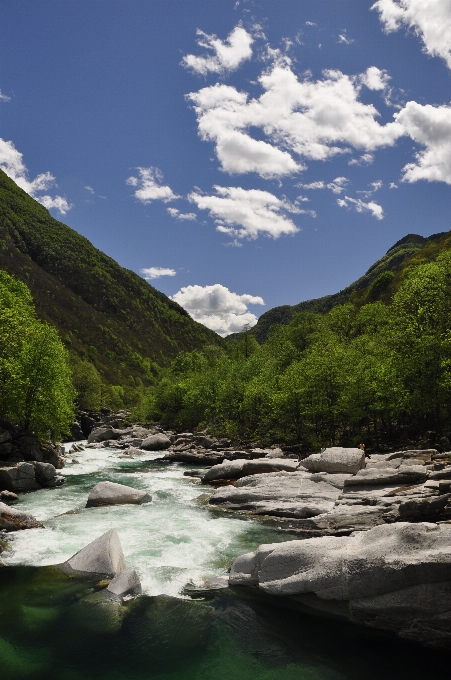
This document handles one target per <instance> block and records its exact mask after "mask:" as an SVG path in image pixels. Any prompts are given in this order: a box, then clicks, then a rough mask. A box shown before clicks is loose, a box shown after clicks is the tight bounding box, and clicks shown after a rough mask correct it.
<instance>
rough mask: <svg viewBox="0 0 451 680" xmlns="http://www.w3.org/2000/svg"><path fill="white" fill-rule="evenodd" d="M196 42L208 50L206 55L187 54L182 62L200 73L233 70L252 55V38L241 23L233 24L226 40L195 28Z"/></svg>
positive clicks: (186, 66)
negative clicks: (233, 26)
mask: <svg viewBox="0 0 451 680" xmlns="http://www.w3.org/2000/svg"><path fill="white" fill-rule="evenodd" d="M197 35H198V36H199V37H198V40H197V44H198V45H200V47H204V48H205V49H207V50H209V51H210V53H209V54H207V56H203V57H197V56H196V55H194V54H187V55H186V56H185V57H183V60H182V64H183V66H185V68H188V69H191V70H192V71H194V72H195V73H199V74H200V75H203V76H205V75H207V73H209V72H210V73H226V72H230V71H235V70H236V69H237V68H239V67H240V66H241V64H242V63H243V62H244V61H246V60H247V59H250V58H251V57H252V47H251V46H252V43H253V42H254V39H253V37H252V35H251V34H250V33H248V32H247V31H246V30H245V29H244V28H243V27H242V26H241V24H238V26H235V28H234V29H233V31H232V32H231V33H230V34H229V36H228V37H227V39H226V40H219V38H217V37H216V35H214V34H213V35H208V34H207V33H204V32H203V31H201V30H199V29H198V30H197Z"/></svg>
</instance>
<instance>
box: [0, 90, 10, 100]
mask: <svg viewBox="0 0 451 680" xmlns="http://www.w3.org/2000/svg"><path fill="white" fill-rule="evenodd" d="M10 101H11V97H8V95H7V94H4V93H3V92H2V91H1V90H0V102H10Z"/></svg>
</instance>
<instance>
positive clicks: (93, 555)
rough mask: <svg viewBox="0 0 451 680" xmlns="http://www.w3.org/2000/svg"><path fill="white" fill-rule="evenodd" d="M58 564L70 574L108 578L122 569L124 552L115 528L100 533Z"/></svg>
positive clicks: (123, 566) (124, 566)
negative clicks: (100, 534)
mask: <svg viewBox="0 0 451 680" xmlns="http://www.w3.org/2000/svg"><path fill="white" fill-rule="evenodd" d="M59 566H60V568H61V569H63V571H65V572H67V573H70V574H79V575H95V576H107V577H109V578H112V577H113V576H116V574H119V573H120V572H121V571H124V570H125V569H126V565H125V558H124V553H123V552H122V547H121V543H120V541H119V536H118V535H117V533H116V531H115V529H110V531H107V532H106V533H104V534H102V536H99V538H96V539H95V540H94V541H92V542H91V543H89V544H88V545H87V546H85V547H84V548H82V549H81V550H79V551H78V552H77V553H75V555H73V556H72V557H71V558H70V559H68V560H67V561H66V562H64V563H63V564H61V565H59Z"/></svg>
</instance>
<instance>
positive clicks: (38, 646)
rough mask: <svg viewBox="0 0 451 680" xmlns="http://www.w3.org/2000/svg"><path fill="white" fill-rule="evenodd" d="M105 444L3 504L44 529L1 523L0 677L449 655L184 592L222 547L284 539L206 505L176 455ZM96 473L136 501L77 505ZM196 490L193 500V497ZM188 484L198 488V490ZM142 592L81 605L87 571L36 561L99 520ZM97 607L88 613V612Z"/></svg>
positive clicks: (327, 676)
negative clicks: (129, 453)
mask: <svg viewBox="0 0 451 680" xmlns="http://www.w3.org/2000/svg"><path fill="white" fill-rule="evenodd" d="M121 456H123V452H122V451H120V450H119V451H118V450H117V449H86V450H85V451H83V452H82V453H79V454H75V456H74V458H76V459H77V460H78V461H79V463H78V464H72V463H69V464H68V465H67V466H66V467H65V468H64V470H63V471H62V474H64V476H65V477H66V483H65V484H64V485H63V486H62V487H59V488H57V489H42V490H40V491H35V492H32V493H29V494H23V495H21V498H20V501H19V503H18V504H17V507H18V508H20V509H21V510H24V511H27V512H30V513H31V514H33V515H34V516H35V517H36V518H37V519H39V520H40V521H41V522H43V523H44V525H45V529H33V530H28V531H19V532H15V533H13V534H10V535H9V537H8V540H10V541H11V542H10V545H9V548H8V549H7V550H6V551H5V552H4V553H3V554H2V558H3V560H4V562H5V563H6V564H7V565H8V567H9V568H8V569H0V661H1V662H2V665H1V666H0V677H1V679H2V680H13V679H17V678H20V679H22V678H29V679H30V680H44V678H45V680H53V679H55V680H145V679H146V680H147V679H149V680H150V679H152V680H226V679H227V680H257V678H258V680H382V679H383V680H395V679H396V680H407V678H409V680H420V679H421V680H426V679H427V680H435V679H436V678H437V679H438V678H441V677H443V674H444V672H445V668H447V667H448V665H449V657H443V656H442V655H441V654H439V653H436V652H431V651H427V650H423V649H421V648H419V647H417V646H412V645H410V644H408V643H404V642H401V641H398V640H395V639H394V638H392V637H391V636H390V635H386V634H382V633H378V632H374V631H371V630H367V629H361V628H358V627H355V626H352V625H348V624H343V623H341V622H340V623H338V622H335V621H330V620H326V619H322V618H315V617H308V616H305V615H301V614H299V613H297V612H292V611H289V610H287V609H283V608H280V607H273V606H272V605H271V604H270V603H268V602H262V601H260V600H258V599H253V598H251V597H247V596H246V597H243V596H239V595H237V594H236V593H230V592H227V591H226V592H222V593H217V594H214V595H212V596H211V597H206V598H203V599H190V598H189V597H187V595H186V592H187V591H185V590H184V589H185V587H186V586H189V587H193V586H194V587H201V586H202V585H203V583H204V579H205V578H209V577H217V576H226V574H227V569H228V567H229V566H230V564H231V562H232V561H233V559H234V557H236V556H237V555H240V554H243V553H245V552H248V551H251V550H254V549H255V548H256V547H257V546H258V545H259V544H261V543H272V542H276V541H281V540H289V539H290V537H294V535H290V534H287V533H286V532H280V531H278V529H277V523H274V522H272V523H268V522H264V521H258V520H255V519H252V518H249V517H246V516H242V517H239V516H236V515H235V516H234V515H233V514H231V513H223V512H221V511H219V510H212V509H210V508H209V507H208V506H206V505H205V494H208V492H209V490H208V488H206V487H203V486H201V485H200V484H199V483H198V482H197V481H196V480H195V479H194V478H191V477H186V476H184V475H183V472H184V471H185V470H186V469H188V468H189V466H185V465H181V464H177V463H172V464H169V465H167V464H161V463H158V462H153V461H154V460H155V458H157V457H158V454H153V453H146V454H144V455H143V456H140V457H139V458H136V459H133V460H131V459H127V458H123V457H121ZM104 480H109V481H113V482H118V483H121V484H127V485H129V486H133V487H135V488H139V489H144V490H146V491H148V492H149V493H150V494H151V495H152V502H151V503H149V504H144V505H142V506H133V505H125V506H116V507H114V506H113V507H106V508H89V509H86V508H85V504H86V500H87V496H88V493H89V491H90V489H92V487H93V486H94V485H95V484H96V483H97V482H99V481H104ZM202 496H203V499H202ZM199 497H201V498H199ZM112 528H114V529H116V530H117V532H118V535H119V538H120V541H121V544H122V547H123V551H124V554H125V558H126V562H127V566H128V567H129V568H133V569H136V571H137V572H138V574H139V577H140V579H141V583H142V586H143V593H144V597H141V598H138V599H137V600H135V601H130V602H129V603H128V604H127V605H126V606H125V607H123V608H122V611H125V612H127V616H125V618H124V617H122V618H121V616H122V615H121V616H120V615H119V614H117V613H116V614H115V613H111V612H109V611H106V610H104V609H102V607H99V605H98V604H97V605H95V604H87V603H89V602H90V600H89V598H90V597H92V594H93V593H95V591H96V584H94V583H92V584H86V583H80V584H79V583H77V582H76V583H74V582H73V580H72V579H71V580H68V579H65V578H64V579H59V578H56V577H55V573H54V572H53V571H52V570H49V569H36V567H45V566H47V565H53V564H57V563H60V562H63V561H65V560H66V559H67V558H69V557H70V556H71V555H73V554H74V553H75V552H77V551H78V550H80V548H82V547H83V546H85V545H87V544H88V543H89V542H90V541H92V540H93V539H95V538H97V537H98V536H100V535H101V534H102V533H104V532H105V531H107V530H109V529H112ZM99 611H100V612H101V614H100V616H99V614H98V612H99Z"/></svg>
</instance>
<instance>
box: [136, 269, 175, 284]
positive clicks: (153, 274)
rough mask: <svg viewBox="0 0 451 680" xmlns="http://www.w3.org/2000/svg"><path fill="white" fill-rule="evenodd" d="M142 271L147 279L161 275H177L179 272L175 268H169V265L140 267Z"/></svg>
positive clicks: (157, 277)
mask: <svg viewBox="0 0 451 680" xmlns="http://www.w3.org/2000/svg"><path fill="white" fill-rule="evenodd" d="M140 272H141V274H142V275H143V277H144V278H145V279H146V281H150V279H159V278H160V276H175V275H176V273H177V272H176V271H175V269H168V268H167V267H144V269H140Z"/></svg>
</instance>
